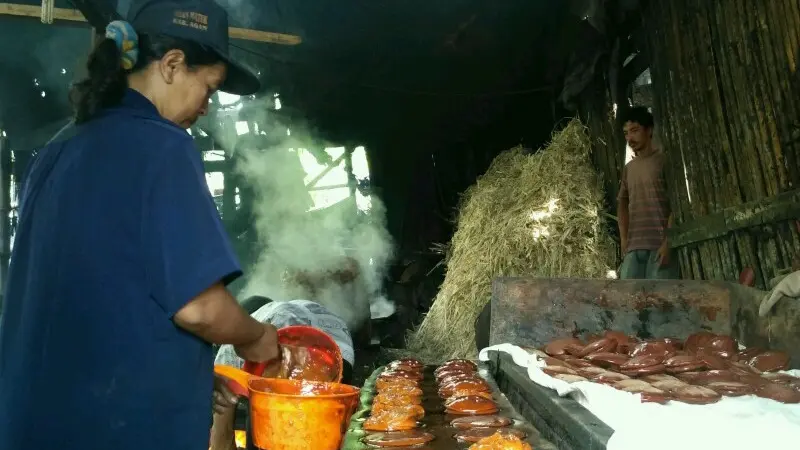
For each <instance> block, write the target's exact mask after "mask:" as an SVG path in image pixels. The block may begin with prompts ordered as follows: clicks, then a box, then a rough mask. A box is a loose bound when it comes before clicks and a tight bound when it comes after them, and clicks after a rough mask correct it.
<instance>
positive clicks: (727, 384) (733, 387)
mask: <svg viewBox="0 0 800 450" xmlns="http://www.w3.org/2000/svg"><path fill="white" fill-rule="evenodd" d="M706 387H707V388H709V389H711V390H712V391H714V392H717V393H718V394H720V395H724V396H726V397H740V396H742V395H750V394H752V393H754V392H755V391H756V388H755V387H754V386H753V385H751V384H747V383H740V382H738V381H714V382H711V383H708V384H706Z"/></svg>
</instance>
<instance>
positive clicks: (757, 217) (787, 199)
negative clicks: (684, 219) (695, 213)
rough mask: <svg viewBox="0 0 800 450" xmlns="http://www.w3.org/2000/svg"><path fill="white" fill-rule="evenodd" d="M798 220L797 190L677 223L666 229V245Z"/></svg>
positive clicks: (798, 190) (799, 198)
mask: <svg viewBox="0 0 800 450" xmlns="http://www.w3.org/2000/svg"><path fill="white" fill-rule="evenodd" d="M798 217H800V189H796V190H793V191H789V192H784V193H782V194H778V195H776V196H775V197H772V198H766V199H763V200H758V201H754V202H748V203H744V204H741V205H737V206H732V207H730V208H726V209H724V210H723V211H721V212H719V213H716V214H710V215H708V216H705V217H701V218H699V219H697V220H694V221H691V222H689V223H685V224H681V225H680V226H677V227H674V228H672V229H671V230H669V239H670V245H671V246H672V247H673V248H677V247H683V246H687V245H690V244H695V243H698V242H702V241H707V240H711V239H716V238H719V237H722V236H725V235H728V234H730V233H732V232H734V231H737V230H742V229H745V228H755V227H759V226H763V225H769V224H775V223H779V222H783V221H786V220H794V219H797V218H798Z"/></svg>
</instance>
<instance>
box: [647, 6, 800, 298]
mask: <svg viewBox="0 0 800 450" xmlns="http://www.w3.org/2000/svg"><path fill="white" fill-rule="evenodd" d="M645 29H646V30H647V35H648V38H649V42H648V50H649V52H648V53H649V58H650V70H651V74H652V77H653V85H654V103H655V104H654V111H655V113H656V121H657V124H658V125H659V126H660V135H661V139H662V142H663V145H664V148H665V149H666V151H667V152H668V154H669V156H670V163H671V164H670V167H669V175H668V176H669V179H670V187H671V195H672V199H671V201H672V205H673V209H674V214H675V219H676V220H677V223H678V224H682V225H683V226H684V227H685V228H691V227H692V226H693V225H692V224H696V225H695V226H696V227H700V226H702V220H700V219H702V218H703V217H705V216H708V215H710V214H714V213H719V212H721V211H723V210H724V209H725V208H735V207H737V206H740V205H743V204H745V203H748V202H754V201H759V200H764V199H769V198H774V197H775V196H776V195H778V194H780V193H783V192H787V191H790V190H793V189H797V188H800V142H798V141H797V140H796V139H797V136H795V130H796V128H797V125H798V123H800V83H798V75H799V74H798V72H797V62H798V52H800V2H799V1H798V0H725V1H719V0H653V1H651V2H650V6H649V8H648V10H647V11H646V13H645ZM684 166H685V170H686V172H685V173H686V174H687V176H685V175H684ZM687 179H688V189H687V183H686V180H687ZM798 249H800V239H799V238H798V229H797V227H796V226H795V222H794V221H791V222H783V223H774V224H769V225H766V226H761V227H758V228H756V229H742V230H738V231H735V232H732V233H729V234H727V235H725V236H721V237H718V238H716V239H713V240H708V241H705V242H700V243H696V244H693V245H689V246H687V247H684V248H681V249H679V255H680V259H681V267H682V271H683V274H684V278H694V279H728V280H733V279H737V278H738V274H739V272H740V271H741V270H742V268H743V267H748V266H749V267H753V268H754V269H755V271H756V277H757V281H758V284H759V285H760V286H761V287H764V286H765V285H766V283H767V282H768V280H769V279H771V278H772V277H774V276H775V275H776V274H777V272H778V271H779V270H780V269H782V268H785V267H790V266H791V264H792V259H793V258H794V255H795V254H796V253H797V251H798Z"/></svg>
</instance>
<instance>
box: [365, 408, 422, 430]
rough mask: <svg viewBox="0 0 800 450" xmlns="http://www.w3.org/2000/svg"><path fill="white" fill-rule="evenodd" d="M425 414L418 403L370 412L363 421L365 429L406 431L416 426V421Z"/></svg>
mask: <svg viewBox="0 0 800 450" xmlns="http://www.w3.org/2000/svg"><path fill="white" fill-rule="evenodd" d="M424 416H425V410H424V409H423V408H422V407H421V406H419V405H405V406H397V407H395V408H392V409H388V410H384V411H382V412H380V413H377V414H376V413H374V412H373V413H372V414H371V415H370V417H369V418H368V419H367V420H365V421H364V429H365V430H367V431H407V430H412V429H414V428H416V427H417V421H418V420H419V419H421V418H422V417H424Z"/></svg>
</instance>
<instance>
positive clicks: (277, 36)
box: [0, 3, 303, 45]
mask: <svg viewBox="0 0 800 450" xmlns="http://www.w3.org/2000/svg"><path fill="white" fill-rule="evenodd" d="M0 15H5V16H17V17H29V18H36V19H39V18H40V17H41V6H39V5H20V4H15V3H0ZM53 19H54V20H56V21H61V22H74V23H86V18H85V17H84V16H83V14H81V12H80V11H78V10H77V9H68V8H53ZM228 33H229V35H230V37H231V38H233V39H241V40H244V41H253V42H265V43H269V44H279V45H298V44H300V43H301V42H303V40H302V39H301V38H300V36H297V35H293V34H284V33H273V32H271V31H261V30H252V29H248V28H237V27H230V28H228Z"/></svg>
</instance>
